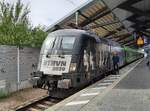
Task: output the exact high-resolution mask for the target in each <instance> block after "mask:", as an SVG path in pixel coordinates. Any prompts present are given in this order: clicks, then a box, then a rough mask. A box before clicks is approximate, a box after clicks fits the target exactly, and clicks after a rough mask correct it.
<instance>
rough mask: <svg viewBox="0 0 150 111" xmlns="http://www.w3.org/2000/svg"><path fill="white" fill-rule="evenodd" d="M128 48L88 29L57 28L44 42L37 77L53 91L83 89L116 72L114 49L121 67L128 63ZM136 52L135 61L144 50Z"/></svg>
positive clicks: (39, 83) (39, 84)
mask: <svg viewBox="0 0 150 111" xmlns="http://www.w3.org/2000/svg"><path fill="white" fill-rule="evenodd" d="M124 49H125V48H124V47H121V46H120V45H119V44H118V43H116V42H114V41H110V40H107V39H103V38H100V37H98V36H96V35H94V34H91V33H89V32H87V31H83V30H78V29H63V30H57V31H55V32H52V33H50V34H49V35H48V37H47V38H46V39H45V41H44V43H43V45H42V48H41V52H40V57H39V64H38V69H37V72H36V73H35V75H34V78H35V77H38V80H37V86H38V87H41V88H42V87H44V88H45V87H48V90H49V92H53V91H57V90H59V91H60V90H61V91H62V90H69V89H76V88H80V87H83V86H85V85H87V84H89V83H90V82H91V81H93V80H94V79H96V78H98V77H102V76H104V75H105V74H106V73H107V72H109V71H112V69H113V65H112V53H113V52H117V53H118V55H119V57H120V63H119V66H120V67H121V66H123V65H125V64H126V63H127V61H126V59H125V58H126V55H127V51H125V50H124ZM131 53H132V52H131ZM134 53H136V54H135V55H136V56H135V57H134V58H133V60H135V59H138V58H140V57H141V54H140V53H138V52H136V51H135V52H134ZM130 62H131V61H130Z"/></svg>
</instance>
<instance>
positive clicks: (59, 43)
mask: <svg viewBox="0 0 150 111" xmlns="http://www.w3.org/2000/svg"><path fill="white" fill-rule="evenodd" d="M75 40H76V39H75V37H49V38H47V39H46V40H45V42H44V44H43V47H42V51H41V53H45V54H47V55H57V54H58V55H60V54H61V55H64V54H71V53H72V50H73V49H74V43H75Z"/></svg>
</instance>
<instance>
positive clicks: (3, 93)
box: [0, 90, 8, 99]
mask: <svg viewBox="0 0 150 111" xmlns="http://www.w3.org/2000/svg"><path fill="white" fill-rule="evenodd" d="M7 96H8V92H7V91H5V90H0V99H3V98H6V97H7Z"/></svg>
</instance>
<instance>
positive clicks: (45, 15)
mask: <svg viewBox="0 0 150 111" xmlns="http://www.w3.org/2000/svg"><path fill="white" fill-rule="evenodd" d="M6 1H8V2H12V3H13V2H16V0H6ZM87 1H88V0H22V2H23V3H24V4H25V5H27V4H28V5H29V8H30V11H31V12H30V14H29V19H30V21H31V24H32V25H33V26H38V25H41V26H45V27H48V26H50V25H52V24H54V23H55V22H56V21H57V20H59V19H61V18H63V17H64V16H65V15H67V14H68V13H69V12H72V11H73V10H74V9H76V8H77V7H79V6H81V5H82V4H83V3H85V2H87Z"/></svg>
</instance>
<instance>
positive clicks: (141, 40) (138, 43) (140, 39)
mask: <svg viewBox="0 0 150 111" xmlns="http://www.w3.org/2000/svg"><path fill="white" fill-rule="evenodd" d="M136 44H137V45H138V46H142V45H144V39H143V38H142V37H141V36H139V37H137V40H136Z"/></svg>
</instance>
